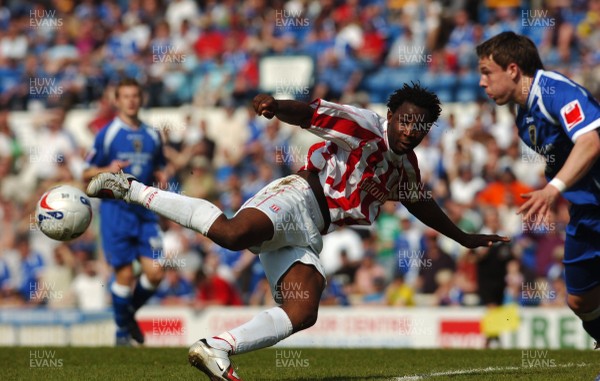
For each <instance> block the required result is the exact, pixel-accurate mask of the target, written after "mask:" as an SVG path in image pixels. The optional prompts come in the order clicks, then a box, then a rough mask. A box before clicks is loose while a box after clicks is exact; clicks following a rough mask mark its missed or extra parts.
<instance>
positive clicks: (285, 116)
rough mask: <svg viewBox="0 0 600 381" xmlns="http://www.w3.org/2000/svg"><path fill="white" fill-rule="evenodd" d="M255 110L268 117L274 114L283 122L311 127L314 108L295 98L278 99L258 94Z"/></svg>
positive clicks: (255, 98)
mask: <svg viewBox="0 0 600 381" xmlns="http://www.w3.org/2000/svg"><path fill="white" fill-rule="evenodd" d="M253 103H254V111H256V113H257V114H258V115H262V116H264V117H265V118H267V119H272V118H273V117H274V116H276V117H277V119H279V120H281V121H282V122H285V123H288V124H293V125H294V126H300V127H302V128H308V127H310V121H311V119H312V116H313V113H314V109H313V108H312V107H310V105H309V104H308V103H305V102H300V101H293V100H278V99H275V98H273V97H272V96H270V95H268V94H258V95H257V96H256V97H254V102H253Z"/></svg>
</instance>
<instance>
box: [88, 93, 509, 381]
mask: <svg viewBox="0 0 600 381" xmlns="http://www.w3.org/2000/svg"><path fill="white" fill-rule="evenodd" d="M387 106H388V112H387V115H386V116H385V117H382V116H380V115H378V114H376V113H374V112H372V111H369V110H366V109H360V108H357V107H353V106H348V105H340V104H335V103H330V102H327V101H324V100H321V99H318V100H316V101H314V102H312V103H305V102H299V101H293V100H276V99H274V98H273V97H271V96H270V95H266V94H259V95H257V96H256V97H255V98H254V109H255V111H256V112H257V113H258V114H259V115H263V116H265V117H266V118H269V119H271V118H273V117H276V118H278V119H279V120H281V121H283V122H286V123H289V124H292V125H296V126H299V127H301V128H303V129H305V130H307V131H309V132H312V133H314V134H316V135H317V136H319V137H321V138H323V139H324V141H323V142H321V143H317V144H315V145H313V146H312V147H311V148H310V150H309V154H308V158H307V162H306V165H305V166H304V167H303V168H302V169H301V170H300V171H299V172H298V173H297V174H295V175H291V176H288V177H285V178H281V179H278V180H275V181H273V182H272V183H271V184H269V185H267V186H266V187H265V188H263V189H262V190H261V191H259V192H258V193H257V194H256V195H255V196H254V197H252V198H251V199H249V200H248V201H247V202H246V203H245V204H244V205H243V206H242V208H241V209H240V210H239V211H238V213H237V214H236V215H235V216H234V217H233V218H231V219H228V218H227V217H225V215H223V213H222V212H221V211H220V210H219V209H218V208H217V207H216V206H215V205H213V204H211V203H209V202H208V201H205V200H202V199H195V198H189V197H186V196H183V195H177V194H173V193H169V192H163V191H161V190H159V189H156V188H153V187H147V186H145V185H144V184H142V183H140V182H137V181H136V180H134V179H132V178H131V177H129V176H127V175H125V174H112V173H103V174H100V175H99V176H97V177H96V178H95V179H93V180H92V181H91V182H90V184H89V186H88V194H89V195H91V196H98V195H99V194H100V195H102V194H106V193H108V192H106V189H110V190H111V191H112V193H113V194H114V195H115V197H117V198H123V199H124V200H125V201H127V202H129V203H134V204H139V205H143V206H145V207H146V208H148V209H150V210H152V211H154V212H156V213H158V214H161V215H163V216H165V217H167V218H169V219H172V220H173V221H176V222H178V223H179V224H181V225H183V226H186V227H188V228H191V229H194V230H196V231H198V232H200V233H202V234H204V235H206V236H207V237H209V238H210V239H211V240H213V241H214V242H215V243H217V244H219V245H221V246H223V247H226V248H228V249H231V250H241V249H246V248H249V249H250V250H251V251H253V252H254V253H257V254H258V255H259V257H260V260H261V262H262V264H263V267H264V269H265V272H266V274H267V278H268V280H269V283H270V285H271V290H272V294H273V297H274V299H275V300H276V301H277V302H278V303H279V306H278V307H275V308H271V309H269V310H267V311H264V312H262V313H260V314H258V315H257V316H255V317H254V318H253V319H252V320H250V321H249V322H247V323H245V324H243V325H241V326H239V327H237V328H234V329H232V330H229V331H226V332H223V333H221V334H219V335H217V336H213V337H210V338H205V339H201V340H199V341H197V342H196V343H195V344H194V345H193V346H192V347H191V348H190V350H189V360H190V362H191V363H192V365H194V366H196V367H197V368H198V369H200V370H201V371H203V372H205V373H206V374H207V375H208V376H209V377H211V379H212V380H238V379H239V377H238V376H237V374H236V372H235V370H234V369H233V367H232V365H231V363H230V361H229V356H230V355H234V354H240V353H244V352H248V351H252V350H256V349H260V348H264V347H268V346H271V345H274V344H275V343H277V342H279V341H280V340H283V339H285V338H286V337H288V336H290V335H291V334H293V333H295V332H298V331H301V330H303V329H306V328H308V327H310V326H312V325H313V324H315V322H316V320H317V312H318V309H319V300H320V297H321V293H322V291H323V288H324V287H325V272H324V270H323V266H322V265H321V263H320V261H319V253H320V251H321V248H322V246H323V241H322V235H323V234H326V233H328V232H330V231H332V230H333V229H334V228H335V226H342V225H356V224H359V225H370V224H372V223H373V222H374V221H375V219H376V218H377V215H378V214H379V209H380V207H381V205H382V204H383V203H384V202H385V201H387V200H395V201H400V202H402V203H403V204H404V205H405V206H406V207H407V209H408V210H409V211H410V212H411V213H412V214H413V215H414V216H416V217H417V218H419V219H420V220H421V221H423V222H424V223H425V224H427V225H429V226H430V227H432V228H434V229H436V230H438V231H439V232H441V233H442V234H445V235H447V236H448V237H450V238H452V239H454V240H456V241H457V242H459V243H461V244H462V245H464V246H466V247H469V248H474V247H478V246H489V245H492V244H493V243H494V242H506V241H508V238H506V237H500V236H497V235H479V234H467V233H465V232H463V231H462V230H460V229H459V228H458V227H457V226H456V225H454V223H452V222H451V221H450V219H449V218H448V217H447V216H446V214H444V212H443V211H442V210H441V209H440V207H439V206H438V205H437V203H436V202H435V200H433V199H432V198H431V197H427V195H428V193H427V192H421V191H419V190H420V189H423V186H422V184H421V179H420V174H419V167H418V163H417V157H416V155H415V153H414V152H413V149H414V148H415V147H416V146H417V145H418V144H419V143H420V142H421V140H422V139H423V138H424V137H425V135H427V133H428V132H429V129H430V128H431V126H432V125H433V124H434V123H435V122H436V121H437V119H438V117H439V115H440V112H441V107H440V102H439V100H438V97H437V96H436V95H435V94H433V93H432V92H430V91H428V90H426V89H424V88H422V87H421V86H420V85H419V84H413V85H411V86H409V85H405V86H404V87H403V88H401V89H399V90H397V91H396V92H394V93H393V94H392V95H391V96H390V98H389V102H388V104H387Z"/></svg>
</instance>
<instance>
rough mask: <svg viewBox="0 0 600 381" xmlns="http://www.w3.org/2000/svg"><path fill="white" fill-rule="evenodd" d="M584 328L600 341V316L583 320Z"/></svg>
mask: <svg viewBox="0 0 600 381" xmlns="http://www.w3.org/2000/svg"><path fill="white" fill-rule="evenodd" d="M583 329H585V331H586V332H587V333H588V334H589V335H590V336H591V337H593V338H594V340H596V342H598V343H600V317H598V318H596V319H594V320H591V321H584V322H583Z"/></svg>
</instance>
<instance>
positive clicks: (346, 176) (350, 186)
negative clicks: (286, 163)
mask: <svg viewBox="0 0 600 381" xmlns="http://www.w3.org/2000/svg"><path fill="white" fill-rule="evenodd" d="M311 106H313V107H314V108H315V111H314V114H313V116H312V120H311V126H310V127H309V128H308V129H307V130H308V131H310V132H312V133H313V134H315V135H317V136H319V137H321V138H323V139H325V140H326V141H325V142H320V143H317V144H314V145H313V146H312V147H311V148H310V150H309V152H308V157H307V162H306V164H305V165H304V166H303V167H302V168H301V169H305V170H309V171H313V172H318V174H319V179H320V181H321V185H322V186H323V191H324V193H325V197H326V199H327V204H328V206H329V213H330V214H331V222H332V226H331V227H330V230H333V229H334V227H333V225H334V224H335V225H338V226H341V225H370V224H372V223H373V222H374V221H375V219H376V218H377V216H378V215H379V209H380V207H381V205H382V204H383V203H384V202H385V201H388V200H390V201H403V202H406V201H416V200H415V197H416V196H417V195H418V193H419V192H415V191H416V190H419V189H420V188H421V176H420V173H419V167H418V163H417V156H416V155H415V153H414V152H413V151H410V152H408V153H406V154H403V155H398V154H396V153H394V152H393V151H392V150H391V149H390V147H389V143H388V138H387V126H388V123H387V119H386V118H383V117H381V116H379V115H377V114H376V113H374V112H372V111H369V110H365V109H360V108H357V107H353V106H348V105H340V104H336V103H331V102H327V101H324V100H322V99H317V100H315V101H314V102H313V103H312V104H311ZM407 196H408V198H410V200H409V199H407Z"/></svg>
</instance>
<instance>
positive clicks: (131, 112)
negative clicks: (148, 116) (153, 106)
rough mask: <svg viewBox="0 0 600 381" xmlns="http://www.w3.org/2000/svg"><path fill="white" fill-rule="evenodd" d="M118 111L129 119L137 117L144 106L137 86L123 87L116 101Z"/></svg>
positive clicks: (120, 88)
mask: <svg viewBox="0 0 600 381" xmlns="http://www.w3.org/2000/svg"><path fill="white" fill-rule="evenodd" d="M115 102H116V105H117V109H118V110H119V112H120V113H122V114H124V115H125V116H127V117H129V118H135V117H137V114H138V111H139V110H140V107H141V105H142V94H141V91H140V89H139V87H137V86H121V87H119V91H118V93H117V97H116V99H115Z"/></svg>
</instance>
